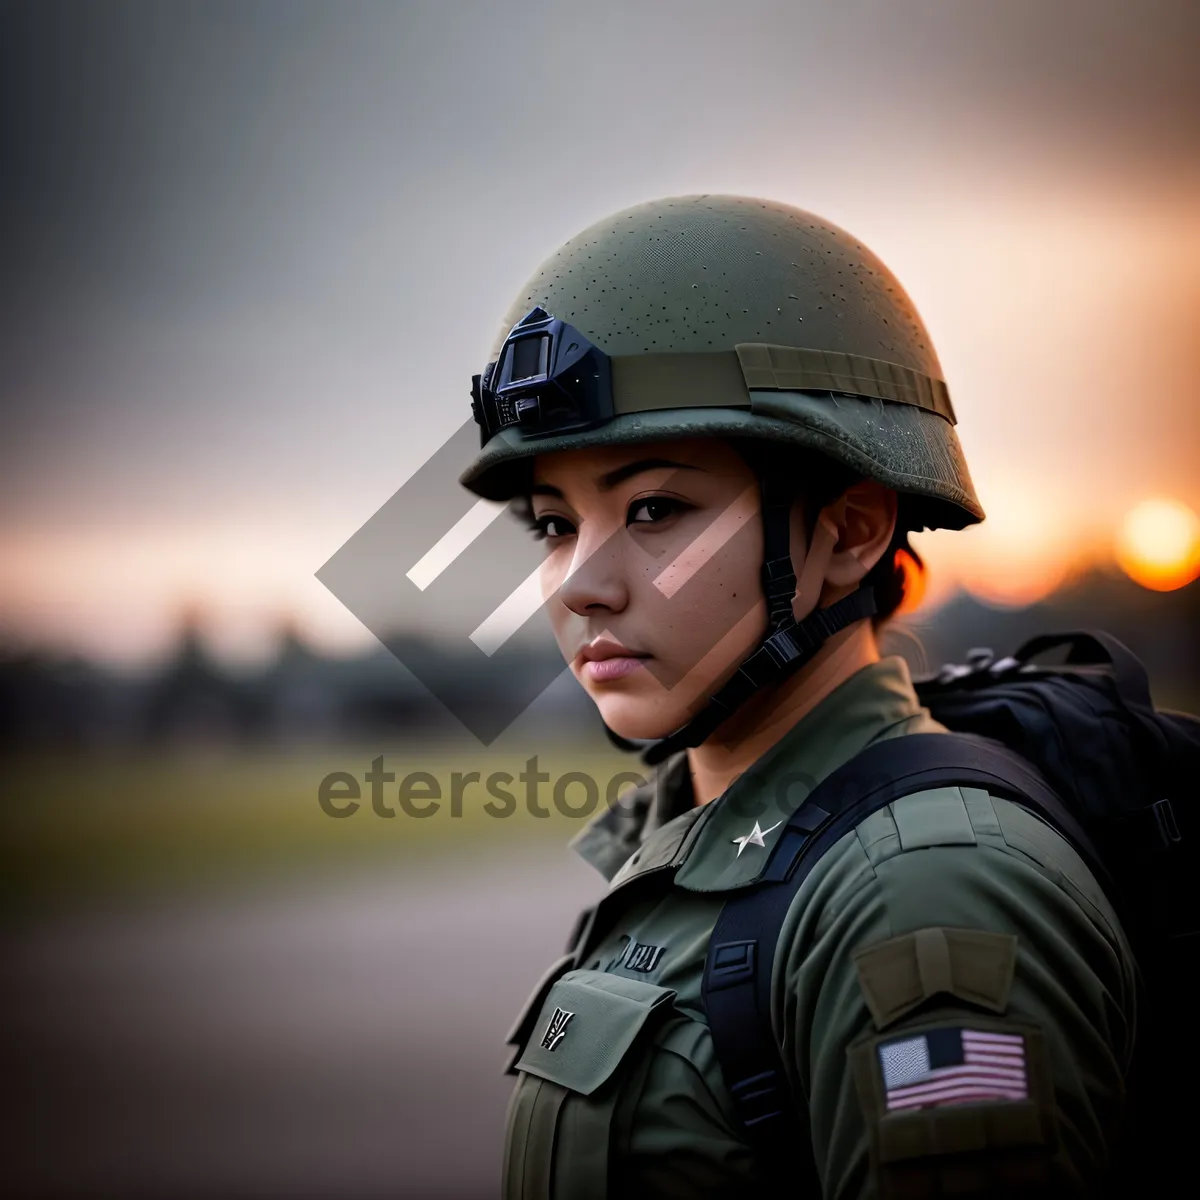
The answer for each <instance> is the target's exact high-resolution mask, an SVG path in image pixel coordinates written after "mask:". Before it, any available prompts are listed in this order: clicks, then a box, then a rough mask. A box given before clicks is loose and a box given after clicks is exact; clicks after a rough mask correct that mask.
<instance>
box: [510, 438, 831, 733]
mask: <svg viewBox="0 0 1200 1200" xmlns="http://www.w3.org/2000/svg"><path fill="white" fill-rule="evenodd" d="M798 482H800V483H801V485H802V483H803V481H798ZM531 502H532V510H533V516H534V529H535V535H536V536H538V537H540V538H543V539H544V544H545V559H544V561H543V563H542V567H541V581H542V590H543V594H544V596H545V597H546V599H547V601H548V604H547V610H548V611H549V613H550V616H551V623H552V625H553V627H554V633H555V637H556V638H557V640H558V645H559V649H560V650H561V651H562V654H563V657H564V658H565V659H566V661H567V662H568V664H569V665H570V668H571V671H572V672H573V674H574V675H575V677H576V678H577V679H578V680H579V682H580V683H581V684H582V685H583V687H584V689H585V690H586V691H587V693H588V694H589V695H590V696H591V697H592V699H593V700H594V701H595V702H596V706H597V707H598V708H599V710H600V714H601V716H602V717H603V719H604V721H605V723H606V724H607V725H608V726H609V727H610V728H611V729H613V730H615V731H616V732H617V733H619V734H621V735H622V736H624V737H630V738H659V737H663V736H665V735H666V734H668V733H670V732H672V731H673V730H675V729H677V728H679V726H681V725H683V724H684V723H685V722H686V721H687V720H688V719H689V718H690V717H692V716H693V715H694V714H695V713H696V712H697V711H699V709H700V708H701V707H703V705H704V703H705V701H706V700H707V699H708V697H709V696H711V695H712V693H713V692H714V691H715V690H716V689H717V688H718V687H719V686H720V685H721V684H722V683H723V682H725V680H726V679H728V678H729V677H730V675H732V674H733V672H734V671H735V670H736V668H737V667H738V665H739V664H740V663H741V662H742V660H743V659H744V658H745V657H746V655H747V654H748V653H749V652H750V651H751V650H752V649H754V647H755V646H756V645H757V644H758V642H759V641H760V639H761V638H762V636H763V634H764V632H765V631H766V627H767V617H766V602H765V600H764V598H763V593H762V585H761V582H760V570H761V566H762V553H763V539H762V525H761V518H760V515H759V491H758V482H757V479H756V477H755V475H754V473H753V472H752V471H751V469H750V467H749V466H748V465H747V463H746V462H745V461H744V460H743V459H742V458H741V456H740V455H739V454H738V453H737V452H736V451H735V450H734V449H733V448H732V447H731V446H729V445H728V444H727V443H725V442H722V441H720V440H717V439H703V438H683V439H676V440H671V441H663V442H654V443H646V444H643V445H636V446H611V447H601V448H597V449H588V450H569V451H561V452H559V453H555V454H546V455H541V456H539V457H538V458H537V460H536V461H535V465H534V477H533V486H532V489H531ZM804 544H805V534H804V529H803V520H802V516H801V514H800V512H799V506H797V508H796V509H795V510H794V511H793V515H792V554H793V566H794V569H795V570H796V572H797V574H798V575H799V574H801V561H800V558H798V557H797V554H799V555H800V556H801V557H802V556H803V548H804ZM802 588H803V584H802ZM810 590H812V589H811V588H810ZM816 590H817V591H819V590H820V589H819V584H818V585H817V586H816ZM816 600H817V596H816V595H812V596H810V597H804V596H798V597H797V604H796V610H797V612H798V613H799V612H801V610H810V609H811V608H813V607H814V606H815V604H816Z"/></svg>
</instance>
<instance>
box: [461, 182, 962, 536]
mask: <svg viewBox="0 0 1200 1200" xmlns="http://www.w3.org/2000/svg"><path fill="white" fill-rule="evenodd" d="M535 306H540V307H541V308H543V309H545V310H546V311H547V312H548V313H551V314H552V315H553V316H554V317H556V318H558V319H559V320H562V321H565V322H567V323H568V324H569V325H571V326H573V327H574V328H575V329H577V330H579V332H580V333H582V334H583V335H584V337H586V338H587V339H588V340H589V341H590V342H591V343H592V344H593V345H595V346H596V347H598V348H599V349H600V350H602V351H604V353H605V354H606V355H607V356H608V357H609V359H610V361H611V367H612V392H613V408H614V411H615V414H616V415H614V416H613V417H612V418H611V419H610V420H608V421H607V422H605V423H604V424H601V425H599V426H597V427H595V428H591V429H583V430H573V431H571V432H563V433H557V434H553V433H552V434H545V433H543V434H538V433H536V432H530V431H529V430H526V429H524V428H522V427H520V426H515V425H514V426H509V427H506V428H503V429H501V430H499V431H498V432H496V433H495V434H493V435H492V436H491V437H490V438H489V439H488V440H487V441H486V443H485V444H484V446H483V447H482V449H481V450H480V453H479V455H478V456H477V458H476V459H475V461H474V462H473V463H472V464H471V466H470V467H469V468H468V469H467V470H466V471H465V472H464V473H463V475H462V477H461V480H462V483H463V484H464V485H465V486H466V487H468V488H469V489H470V490H471V491H473V492H475V493H476V494H477V495H479V496H483V497H486V498H488V499H492V500H507V499H511V498H512V497H513V496H515V495H518V494H520V493H521V492H523V491H524V490H525V488H526V487H527V486H528V483H529V477H530V476H529V469H530V465H531V462H532V459H533V457H534V456H535V455H537V454H544V453H550V452H553V451H557V450H570V449H579V448H583V447H588V446H607V445H616V444H623V443H635V442H649V441H659V440H663V439H667V438H676V437H700V436H704V437H727V438H753V439H762V440H764V441H769V442H774V443H777V444H783V445H793V446H796V447H797V448H802V449H805V450H809V451H816V452H818V453H820V454H824V455H827V456H828V457H830V458H832V459H835V460H837V461H838V462H841V463H843V464H844V465H846V466H847V467H849V468H850V469H851V470H853V471H855V472H857V473H859V474H861V475H863V476H865V477H867V478H870V479H874V480H877V481H878V482H880V483H882V484H884V485H885V486H887V487H890V488H893V489H895V490H896V491H897V492H900V493H903V494H905V495H907V496H908V497H909V498H910V509H909V512H910V520H911V522H912V524H913V525H914V527H920V526H921V525H924V526H927V527H929V528H939V527H942V528H950V529H960V528H963V527H964V526H966V525H970V524H974V523H975V522H977V521H980V520H982V519H983V515H984V514H983V509H982V508H981V507H980V504H979V500H978V499H977V497H976V495H975V490H974V487H973V485H972V483H971V477H970V474H969V472H968V470H967V465H966V461H965V459H964V457H963V452H962V447H961V445H960V444H959V440H958V436H957V434H956V433H955V430H954V420H955V418H954V411H953V408H952V407H951V404H950V397H949V392H948V391H947V388H946V385H945V381H944V380H943V378H942V371H941V366H940V365H939V363H938V359H937V354H936V353H935V351H934V349H933V343H932V342H931V340H930V338H929V335H928V333H927V332H926V331H925V326H924V325H923V324H922V322H921V318H920V317H919V316H918V314H917V311H916V309H915V308H914V306H913V304H912V301H911V300H910V299H909V298H908V296H907V295H906V294H905V292H904V289H903V288H902V287H901V286H900V284H899V282H898V281H897V279H896V278H895V276H893V275H892V274H891V272H890V271H889V270H888V269H887V267H886V266H884V264H883V263H882V262H881V261H880V260H879V259H878V258H876V257H875V255H873V254H872V253H871V252H870V250H868V249H867V248H866V247H865V246H863V245H862V243H860V242H859V241H857V240H856V239H855V238H854V237H852V236H851V235H850V234H848V233H846V232H845V231H844V230H842V229H840V228H838V227H837V226H836V225H833V224H831V223H830V222H828V221H824V220H822V219H821V218H820V217H817V216H814V215H813V214H812V213H808V212H805V211H803V210H802V209H798V208H793V207H791V206H789V205H785V204H778V203H774V202H771V201H767V200H759V199H754V198H750V197H744V196H678V197H670V198H667V199H662V200H653V201H650V202H649V203H646V204H640V205H637V206H636V207H634V208H629V209H626V210H624V211H623V212H619V213H616V214H614V215H613V216H610V217H606V218H605V219H604V220H602V221H599V222H597V223H596V224H595V225H592V226H591V227H590V228H588V229H585V230H584V231H583V232H582V233H580V234H578V235H577V236H576V237H574V238H572V239H571V240H570V241H569V242H567V243H566V244H565V245H564V246H562V247H561V248H560V249H559V250H557V251H556V252H555V253H554V254H552V255H551V256H550V258H548V259H547V260H546V261H545V262H544V263H543V264H542V265H541V267H539V268H538V270H537V271H536V273H535V274H534V275H533V277H532V278H531V279H530V280H529V282H528V283H527V284H526V285H525V287H524V288H523V289H522V291H521V294H520V295H519V296H518V298H517V299H516V300H515V302H514V303H513V305H512V307H511V308H510V309H509V312H508V313H507V315H506V316H505V318H504V322H503V325H502V329H501V333H500V335H499V336H498V338H497V340H496V343H495V346H494V347H493V353H492V355H491V358H492V359H493V360H495V359H496V358H497V357H498V356H499V353H500V348H501V347H502V346H503V344H504V340H505V338H506V336H507V334H508V333H509V331H510V329H511V328H512V327H513V326H515V325H516V324H517V323H518V322H519V321H520V320H521V319H522V318H523V317H524V316H525V315H526V314H527V313H528V312H529V311H530V310H531V309H532V308H534V307H535Z"/></svg>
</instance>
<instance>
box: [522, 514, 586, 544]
mask: <svg viewBox="0 0 1200 1200" xmlns="http://www.w3.org/2000/svg"><path fill="white" fill-rule="evenodd" d="M530 528H531V529H532V530H533V536H534V538H536V539H537V540H538V541H541V540H542V538H560V537H566V536H567V535H568V534H572V533H574V532H575V527H574V526H573V525H572V524H571V522H570V521H568V520H567V519H566V518H565V517H556V516H553V515H552V514H549V513H547V515H546V516H544V517H537V518H536V519H535V520H534V522H533V524H532V525H531V526H530Z"/></svg>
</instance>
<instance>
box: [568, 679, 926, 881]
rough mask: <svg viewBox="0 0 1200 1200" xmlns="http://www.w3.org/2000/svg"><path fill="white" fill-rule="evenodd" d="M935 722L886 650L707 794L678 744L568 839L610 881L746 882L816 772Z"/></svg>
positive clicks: (759, 866) (819, 773) (755, 876)
mask: <svg viewBox="0 0 1200 1200" xmlns="http://www.w3.org/2000/svg"><path fill="white" fill-rule="evenodd" d="M940 728H941V726H940V725H938V724H937V722H935V721H933V720H932V718H930V716H929V713H928V711H927V710H926V709H924V708H922V707H921V703H920V701H919V700H918V699H917V695H916V692H915V691H914V690H913V685H912V678H911V676H910V674H909V670H908V664H907V663H906V662H905V661H904V659H902V658H900V657H898V656H892V657H889V658H884V659H881V660H880V661H879V662H876V663H871V664H869V665H868V666H865V667H863V668H861V669H860V670H858V671H856V672H855V673H854V674H853V675H852V676H851V677H850V678H849V679H847V680H846V681H845V682H844V683H842V684H841V685H839V686H838V687H837V688H835V689H834V691H832V692H831V693H830V694H829V695H828V696H826V697H825V699H824V700H822V701H821V702H820V704H818V705H817V707H816V708H814V709H813V710H812V711H811V712H809V713H807V714H806V715H805V716H804V717H802V718H801V719H800V720H799V721H798V722H797V723H796V724H795V725H794V726H793V727H792V728H791V729H790V730H788V732H787V733H785V734H784V736H783V737H782V738H780V740H779V741H778V742H776V743H775V745H774V746H772V747H771V748H770V749H769V750H768V751H767V752H766V753H765V754H764V755H763V756H762V757H761V758H759V759H758V761H757V762H755V763H754V764H753V765H752V766H751V767H750V768H749V769H748V770H746V771H745V772H744V773H743V774H742V775H741V776H739V777H738V778H737V779H736V780H735V781H734V782H733V783H732V784H731V785H730V786H729V787H728V788H727V789H726V790H725V792H724V793H722V795H720V796H719V797H717V799H715V800H713V801H712V802H711V803H709V804H705V805H700V806H697V805H696V804H695V802H694V798H693V794H692V785H691V775H690V774H689V772H688V768H687V754H686V752H682V753H680V754H677V755H674V756H673V757H672V758H670V759H668V760H667V761H666V762H665V763H662V764H660V766H659V767H658V769H657V770H656V772H655V775H654V777H653V778H652V779H651V780H649V781H648V782H647V783H646V784H644V785H643V786H641V787H639V788H637V789H635V790H634V791H632V792H629V793H627V794H626V796H625V797H624V798H623V800H622V802H621V804H620V805H617V806H614V807H613V808H610V809H607V810H606V811H605V812H603V813H601V814H600V815H599V816H598V817H596V818H595V819H594V820H592V821H591V822H589V823H588V825H587V826H586V827H585V828H584V829H583V830H581V831H580V833H579V834H577V835H576V837H575V838H574V839H573V840H572V842H571V845H572V848H573V849H574V850H575V851H576V853H578V854H579V855H580V856H581V857H582V858H584V859H585V860H586V861H588V862H590V863H591V864H592V865H593V866H594V867H595V868H596V869H597V870H598V871H600V873H601V874H602V875H604V876H605V877H607V878H608V879H609V880H610V881H611V882H610V887H612V888H615V887H618V886H620V885H621V884H623V883H625V882H626V881H627V880H629V879H631V878H633V877H635V876H637V875H641V874H644V873H645V872H646V871H649V870H654V869H659V868H665V867H671V868H674V870H675V883H676V884H677V885H678V886H680V887H684V888H688V889H689V890H692V891H701V892H709V891H728V890H731V889H734V888H739V887H745V886H746V885H748V884H751V883H754V882H755V881H756V880H757V879H758V877H759V875H760V874H761V873H762V871H763V869H764V868H765V867H766V865H767V860H768V858H769V857H770V850H771V847H772V846H773V845H774V842H775V839H776V838H777V837H778V836H779V834H780V833H781V832H782V825H783V824H784V823H785V822H786V821H787V818H788V817H789V816H790V815H791V814H792V813H793V812H794V811H795V810H796V809H797V808H798V807H799V806H800V805H801V804H802V803H803V802H804V800H805V799H806V798H807V797H808V795H809V793H810V792H811V791H812V790H813V788H815V787H816V786H817V784H818V783H820V782H821V780H822V779H824V778H825V777H826V776H827V775H829V774H831V773H832V772H833V771H835V770H837V768H838V767H840V766H841V765H842V764H843V763H845V762H848V761H849V760H850V759H851V758H853V757H854V756H855V755H856V754H858V752H859V751H860V750H863V749H864V748H865V747H866V746H868V745H869V744H870V743H871V742H874V741H877V740H880V739H882V738H886V737H894V736H897V735H899V734H903V733H918V732H930V731H933V730H937V729H940ZM739 847H740V848H739Z"/></svg>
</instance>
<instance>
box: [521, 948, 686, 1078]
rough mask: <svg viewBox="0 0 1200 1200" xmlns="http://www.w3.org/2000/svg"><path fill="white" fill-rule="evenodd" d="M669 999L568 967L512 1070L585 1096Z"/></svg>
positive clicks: (632, 982) (658, 990)
mask: <svg viewBox="0 0 1200 1200" xmlns="http://www.w3.org/2000/svg"><path fill="white" fill-rule="evenodd" d="M674 998H675V993H674V992H673V991H671V990H670V989H668V988H663V987H658V986H656V985H655V984H652V983H643V982H641V981H640V980H636V979H624V978H622V977H621V976H619V975H606V974H604V972H602V971H587V970H575V971H568V972H567V973H566V974H565V975H564V976H563V977H562V978H561V979H559V980H558V981H557V982H556V983H555V984H554V986H553V987H551V989H550V992H549V994H548V995H547V996H546V999H545V1002H544V1003H543V1004H542V1008H541V1012H540V1013H539V1014H538V1019H537V1023H536V1024H535V1025H534V1028H533V1035H532V1036H531V1037H530V1039H529V1041H528V1043H527V1044H526V1046H525V1050H524V1053H523V1054H522V1055H521V1057H520V1058H519V1059H518V1060H517V1063H516V1067H517V1070H519V1071H528V1072H529V1074H531V1075H537V1076H538V1077H539V1078H541V1079H548V1080H549V1081H550V1082H551V1083H557V1084H559V1085H560V1086H561V1087H565V1088H570V1089H571V1090H572V1091H574V1092H579V1093H580V1094H581V1095H584V1096H589V1095H591V1093H592V1092H594V1091H595V1090H596V1089H597V1088H598V1087H599V1086H600V1085H601V1084H602V1083H603V1082H604V1081H605V1080H606V1079H608V1078H609V1076H610V1075H612V1073H613V1071H614V1070H615V1069H616V1068H617V1066H618V1064H619V1063H620V1062H621V1060H622V1059H623V1058H624V1057H625V1054H626V1052H627V1051H628V1050H629V1048H630V1047H631V1046H632V1045H633V1043H634V1042H635V1041H636V1040H637V1036H638V1034H639V1033H640V1032H641V1031H642V1029H643V1028H644V1027H645V1026H646V1023H647V1022H648V1021H649V1019H650V1017H651V1016H652V1015H654V1016H657V1015H661V1014H662V1013H665V1012H666V1011H667V1009H668V1007H669V1006H670V1003H671V1001H672V1000H673V999H674Z"/></svg>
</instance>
